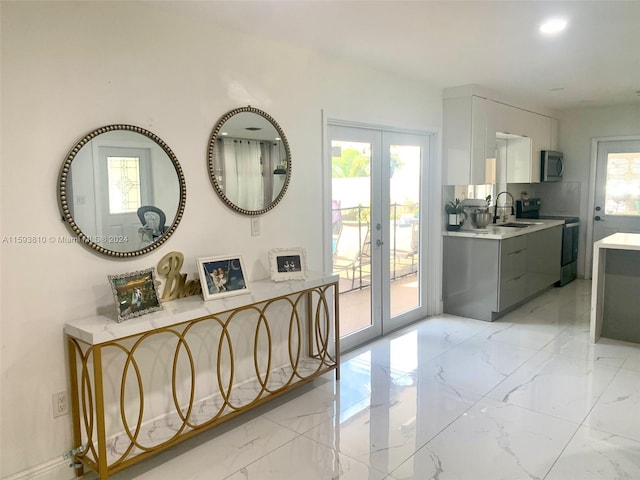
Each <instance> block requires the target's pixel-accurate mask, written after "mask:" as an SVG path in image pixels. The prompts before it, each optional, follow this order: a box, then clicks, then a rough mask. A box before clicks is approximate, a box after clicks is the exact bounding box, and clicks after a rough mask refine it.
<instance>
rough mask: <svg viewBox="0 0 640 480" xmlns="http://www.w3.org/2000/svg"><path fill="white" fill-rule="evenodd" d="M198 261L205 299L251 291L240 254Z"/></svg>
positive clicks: (199, 259)
mask: <svg viewBox="0 0 640 480" xmlns="http://www.w3.org/2000/svg"><path fill="white" fill-rule="evenodd" d="M196 263H197V265H198V274H199V275H200V284H201V285H202V296H203V297H204V299H205V300H214V299H217V298H224V297H229V296H231V295H241V294H244V293H250V290H249V283H248V282H247V277H246V273H245V272H246V269H245V268H244V262H243V261H242V257H241V256H240V255H227V256H218V257H205V258H198V259H196Z"/></svg>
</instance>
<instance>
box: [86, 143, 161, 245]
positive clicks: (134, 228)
mask: <svg viewBox="0 0 640 480" xmlns="http://www.w3.org/2000/svg"><path fill="white" fill-rule="evenodd" d="M150 156H151V155H150V152H149V149H147V148H129V147H127V148H123V147H99V156H98V161H99V166H98V168H97V169H96V170H97V171H99V172H100V174H99V176H98V180H97V182H98V183H99V185H98V186H97V190H98V191H99V192H100V196H101V202H100V205H101V208H100V211H99V212H97V217H98V218H99V221H98V228H99V231H98V240H99V241H97V242H96V243H100V244H101V246H104V247H106V248H108V249H110V250H114V251H131V250H136V249H139V248H142V247H143V246H146V244H143V242H144V239H143V238H142V237H141V236H140V234H139V233H138V230H139V228H140V227H141V226H142V223H141V222H140V219H139V218H138V214H137V212H138V208H140V207H141V206H143V205H153V184H152V178H151V160H150ZM100 229H101V231H100Z"/></svg>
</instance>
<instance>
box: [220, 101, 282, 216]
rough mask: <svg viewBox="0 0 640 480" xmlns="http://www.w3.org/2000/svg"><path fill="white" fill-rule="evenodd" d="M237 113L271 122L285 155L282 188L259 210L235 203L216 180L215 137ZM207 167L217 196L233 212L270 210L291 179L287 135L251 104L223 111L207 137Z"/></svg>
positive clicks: (267, 115)
mask: <svg viewBox="0 0 640 480" xmlns="http://www.w3.org/2000/svg"><path fill="white" fill-rule="evenodd" d="M239 113H254V114H256V115H259V116H261V117H262V118H264V119H266V120H267V121H268V122H269V123H271V125H272V126H273V127H274V128H275V130H276V131H277V132H278V136H279V137H280V140H281V142H282V146H283V147H284V152H285V157H286V177H285V180H284V183H283V185H282V189H281V190H280V193H279V194H278V196H277V197H276V198H275V199H273V200H272V201H271V203H270V204H269V205H267V206H266V207H264V208H262V209H259V210H247V209H246V208H243V207H241V206H239V205H236V204H235V203H234V202H233V201H232V200H231V199H229V198H228V197H227V196H226V195H225V193H224V189H223V188H222V185H221V184H220V182H219V181H218V178H217V172H216V165H215V162H216V145H217V139H218V136H219V135H220V132H221V130H222V128H223V126H224V124H225V123H226V122H227V121H228V120H229V119H230V118H231V117H233V116H234V115H237V114H239ZM207 152H208V155H207V157H208V162H207V163H208V168H209V178H210V180H211V184H212V185H213V188H214V189H215V191H216V193H217V194H218V196H219V197H220V199H221V200H222V201H223V202H224V203H225V205H227V206H228V207H229V208H230V209H231V210H234V211H235V212H238V213H241V214H243V215H251V216H255V215H262V214H263V213H266V212H268V211H269V210H271V209H272V208H274V207H275V206H276V205H277V204H278V203H280V200H282V197H284V194H285V192H286V191H287V187H288V186H289V182H290V180H291V150H290V149H289V142H287V137H286V136H285V134H284V132H283V131H282V128H280V125H278V122H276V121H275V119H274V118H273V117H272V116H271V115H269V114H268V113H267V112H264V111H262V110H260V109H258V108H254V107H252V106H251V105H249V106H246V107H240V108H235V109H233V110H230V111H229V112H227V113H225V114H224V115H223V116H222V117H221V118H220V119H219V120H218V122H217V123H216V126H215V128H214V129H213V132H212V133H211V136H210V137H209V148H208V151H207Z"/></svg>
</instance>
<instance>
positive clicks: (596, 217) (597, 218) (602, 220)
mask: <svg viewBox="0 0 640 480" xmlns="http://www.w3.org/2000/svg"><path fill="white" fill-rule="evenodd" d="M593 219H594V220H595V221H596V222H604V219H603V218H602V217H601V216H600V215H596V216H595V217H594V218H593Z"/></svg>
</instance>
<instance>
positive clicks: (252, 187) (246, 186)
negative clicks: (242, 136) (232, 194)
mask: <svg viewBox="0 0 640 480" xmlns="http://www.w3.org/2000/svg"><path fill="white" fill-rule="evenodd" d="M236 165H237V169H238V205H239V206H241V207H242V208H246V209H247V210H260V209H261V208H262V192H263V189H264V186H263V181H262V165H260V144H259V143H258V142H256V141H255V140H238V141H237V143H236Z"/></svg>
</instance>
